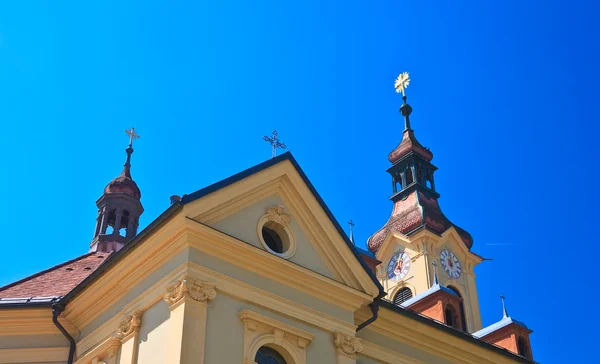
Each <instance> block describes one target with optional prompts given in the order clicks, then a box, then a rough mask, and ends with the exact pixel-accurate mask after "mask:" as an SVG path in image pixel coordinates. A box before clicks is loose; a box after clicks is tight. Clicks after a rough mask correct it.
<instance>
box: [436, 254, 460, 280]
mask: <svg viewBox="0 0 600 364" xmlns="http://www.w3.org/2000/svg"><path fill="white" fill-rule="evenodd" d="M440 263H442V268H444V271H445V272H446V273H447V274H448V275H449V276H450V278H453V279H456V278H458V277H460V273H461V271H462V267H461V266H460V262H459V261H458V258H457V257H456V255H454V253H452V252H451V251H450V250H448V249H444V250H442V253H441V254H440Z"/></svg>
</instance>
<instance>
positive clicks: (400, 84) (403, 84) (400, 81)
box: [394, 72, 410, 96]
mask: <svg viewBox="0 0 600 364" xmlns="http://www.w3.org/2000/svg"><path fill="white" fill-rule="evenodd" d="M409 84H410V77H408V72H404V73H401V74H400V76H398V78H397V79H396V83H394V87H395V88H396V92H397V93H400V92H402V96H406V95H404V89H405V88H407V87H408V85H409Z"/></svg>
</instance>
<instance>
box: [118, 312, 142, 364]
mask: <svg viewBox="0 0 600 364" xmlns="http://www.w3.org/2000/svg"><path fill="white" fill-rule="evenodd" d="M141 324H142V311H140V310H134V311H133V312H132V313H131V315H128V316H127V317H125V319H124V320H123V321H122V322H121V324H120V325H119V328H118V329H117V337H119V338H120V339H121V357H120V359H119V364H135V363H136V362H137V353H138V345H139V331H140V325H141Z"/></svg>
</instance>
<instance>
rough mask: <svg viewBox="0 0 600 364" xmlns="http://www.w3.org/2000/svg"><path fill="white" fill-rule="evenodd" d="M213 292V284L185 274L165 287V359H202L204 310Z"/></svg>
mask: <svg viewBox="0 0 600 364" xmlns="http://www.w3.org/2000/svg"><path fill="white" fill-rule="evenodd" d="M216 296H217V292H216V291H215V285H214V284H210V283H206V282H201V281H200V280H198V279H196V278H194V277H191V276H188V275H184V276H183V277H181V278H180V279H179V280H178V281H177V282H175V284H173V285H171V286H169V287H167V292H166V293H165V295H164V300H165V301H166V302H167V303H168V304H169V308H170V310H171V317H170V318H169V326H170V328H169V330H170V335H169V341H168V342H167V355H168V356H167V358H168V360H167V362H168V363H172V364H192V363H194V364H203V363H204V352H205V342H206V317H207V311H208V306H209V304H210V301H212V300H213V299H214V298H215V297H216Z"/></svg>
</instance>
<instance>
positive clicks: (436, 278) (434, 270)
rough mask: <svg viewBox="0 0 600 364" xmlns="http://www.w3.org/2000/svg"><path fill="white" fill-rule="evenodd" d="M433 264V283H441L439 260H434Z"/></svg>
mask: <svg viewBox="0 0 600 364" xmlns="http://www.w3.org/2000/svg"><path fill="white" fill-rule="evenodd" d="M431 264H432V265H433V285H436V284H440V283H439V282H438V277H437V262H436V261H435V260H434V261H433V262H432V263H431Z"/></svg>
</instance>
